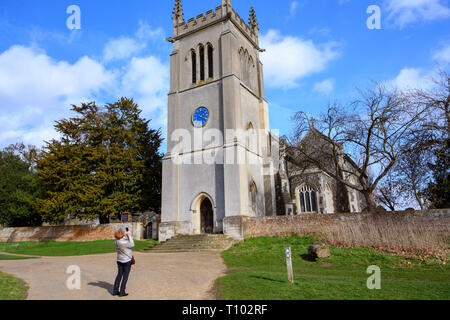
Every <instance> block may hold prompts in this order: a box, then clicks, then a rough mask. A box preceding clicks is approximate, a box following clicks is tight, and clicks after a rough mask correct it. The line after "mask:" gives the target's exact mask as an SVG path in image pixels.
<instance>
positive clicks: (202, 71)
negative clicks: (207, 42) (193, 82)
mask: <svg viewBox="0 0 450 320" xmlns="http://www.w3.org/2000/svg"><path fill="white" fill-rule="evenodd" d="M204 80H205V47H204V46H203V45H200V81H204Z"/></svg>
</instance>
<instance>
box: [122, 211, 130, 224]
mask: <svg viewBox="0 0 450 320" xmlns="http://www.w3.org/2000/svg"><path fill="white" fill-rule="evenodd" d="M120 221H121V222H123V223H124V222H130V213H129V212H122V214H121V216H120Z"/></svg>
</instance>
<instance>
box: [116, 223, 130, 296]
mask: <svg viewBox="0 0 450 320" xmlns="http://www.w3.org/2000/svg"><path fill="white" fill-rule="evenodd" d="M114 237H115V238H116V242H115V243H116V250H117V266H118V272H117V277H116V281H115V282H114V292H113V295H114V296H117V295H118V296H119V297H125V296H127V295H128V293H126V292H125V288H126V286H127V281H128V276H129V275H130V271H131V263H132V259H133V251H131V248H133V247H134V241H133V238H132V237H131V232H130V231H128V228H127V232H126V234H125V233H124V231H123V230H122V229H120V230H118V231H117V232H116V233H115V234H114ZM121 282H122V284H121ZM119 286H120V291H119Z"/></svg>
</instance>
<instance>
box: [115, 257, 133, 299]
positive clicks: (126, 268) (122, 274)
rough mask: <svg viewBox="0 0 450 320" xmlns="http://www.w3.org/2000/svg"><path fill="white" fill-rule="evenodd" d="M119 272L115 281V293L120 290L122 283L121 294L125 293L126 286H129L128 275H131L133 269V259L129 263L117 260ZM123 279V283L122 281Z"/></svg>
mask: <svg viewBox="0 0 450 320" xmlns="http://www.w3.org/2000/svg"><path fill="white" fill-rule="evenodd" d="M117 267H118V272H117V277H116V281H115V282H114V293H117V292H119V285H120V292H119V293H120V294H124V293H125V288H126V287H127V281H128V276H129V275H130V270H131V261H130V262H127V263H121V262H117ZM121 281H122V284H120V282H121Z"/></svg>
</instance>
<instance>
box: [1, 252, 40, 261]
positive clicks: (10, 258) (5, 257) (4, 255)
mask: <svg viewBox="0 0 450 320" xmlns="http://www.w3.org/2000/svg"><path fill="white" fill-rule="evenodd" d="M35 258H36V257H24V256H10V255H8V254H1V253H0V260H24V259H35Z"/></svg>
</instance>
